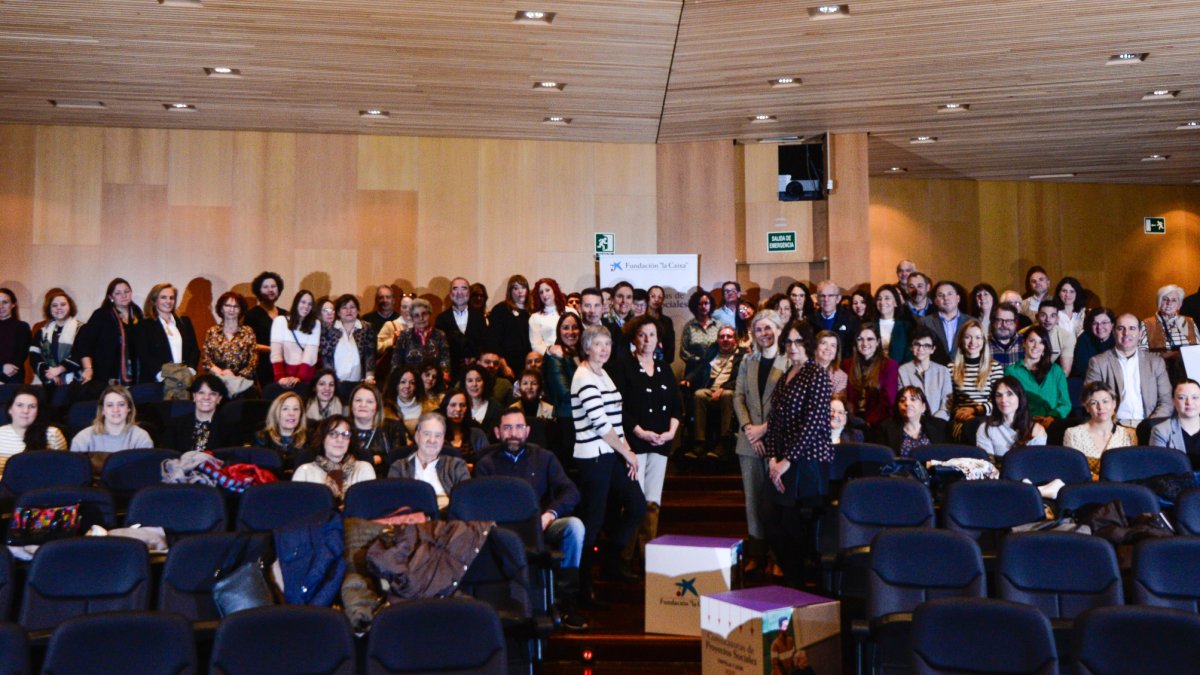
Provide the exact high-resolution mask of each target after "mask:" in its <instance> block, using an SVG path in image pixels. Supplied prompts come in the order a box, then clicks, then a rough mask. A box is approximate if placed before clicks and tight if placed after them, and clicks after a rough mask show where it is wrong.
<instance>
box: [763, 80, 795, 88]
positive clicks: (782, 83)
mask: <svg viewBox="0 0 1200 675" xmlns="http://www.w3.org/2000/svg"><path fill="white" fill-rule="evenodd" d="M767 83H768V84H770V85H771V86H772V87H775V88H779V87H799V86H800V78H798V77H777V78H775V79H773V80H767Z"/></svg>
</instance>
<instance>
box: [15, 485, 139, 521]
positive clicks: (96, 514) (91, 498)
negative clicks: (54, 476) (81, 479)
mask: <svg viewBox="0 0 1200 675" xmlns="http://www.w3.org/2000/svg"><path fill="white" fill-rule="evenodd" d="M72 504H78V505H79V521H80V523H82V525H83V530H84V531H87V529H88V528H90V527H91V526H92V525H99V526H100V527H103V528H105V529H109V528H112V527H115V526H116V522H117V509H116V507H115V506H114V505H113V498H112V495H111V494H109V492H108V490H105V489H104V488H94V487H50V488H39V489H37V490H30V491H28V492H26V493H25V494H22V495H21V496H20V497H17V506H23V507H37V508H46V507H50V506H70V505H72Z"/></svg>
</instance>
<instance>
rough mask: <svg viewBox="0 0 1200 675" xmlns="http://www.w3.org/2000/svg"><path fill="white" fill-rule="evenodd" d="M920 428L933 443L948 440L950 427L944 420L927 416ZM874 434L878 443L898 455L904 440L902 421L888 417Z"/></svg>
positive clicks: (946, 441) (947, 441)
mask: <svg viewBox="0 0 1200 675" xmlns="http://www.w3.org/2000/svg"><path fill="white" fill-rule="evenodd" d="M921 430H922V431H924V432H925V435H926V436H927V437H928V438H929V442H930V443H932V444H934V445H937V444H939V443H949V442H950V428H949V424H947V423H946V421H945V420H940V419H938V418H936V417H927V418H925V419H924V420H923V421H922V422H921ZM875 435H876V437H877V440H878V441H879V443H881V444H883V445H886V446H888V447H889V448H891V449H892V451H893V452H895V453H896V455H897V456H899V455H900V444H901V443H902V442H903V441H904V421H903V420H901V419H899V418H896V417H889V418H887V419H886V420H884V421H883V422H882V423H881V424H880V425H879V430H878V431H877V432H876V434H875Z"/></svg>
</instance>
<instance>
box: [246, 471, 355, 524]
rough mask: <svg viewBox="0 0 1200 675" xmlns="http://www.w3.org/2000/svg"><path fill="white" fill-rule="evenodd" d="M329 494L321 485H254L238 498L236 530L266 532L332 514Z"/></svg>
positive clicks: (327, 489)
mask: <svg viewBox="0 0 1200 675" xmlns="http://www.w3.org/2000/svg"><path fill="white" fill-rule="evenodd" d="M333 507H334V501H333V493H332V492H330V491H329V488H328V487H325V485H324V484H322V483H294V482H279V483H267V484H265V485H254V486H252V487H250V488H247V490H246V492H245V493H244V494H242V501H241V504H240V505H239V507H238V514H237V527H236V529H238V530H249V531H253V532H269V531H271V530H274V529H275V528H277V527H280V526H281V525H287V524H288V523H290V522H292V521H294V520H300V519H302V518H307V517H309V516H312V515H316V514H318V513H324V512H326V511H331V510H333Z"/></svg>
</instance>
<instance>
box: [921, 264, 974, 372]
mask: <svg viewBox="0 0 1200 675" xmlns="http://www.w3.org/2000/svg"><path fill="white" fill-rule="evenodd" d="M933 293H934V295H933V304H934V306H936V307H937V311H936V312H930V313H929V314H926V315H925V316H922V317H920V318H918V319H917V322H918V323H919V324H921V325H923V326H925V327H926V328H928V329H929V332H930V333H933V341H934V344H935V345H937V349H935V350H934V352H933V361H934V362H935V363H940V364H942V365H943V366H944V365H947V364H949V363H950V362H951V361H953V360H954V356H955V354H957V353H958V331H960V330H962V325H963V324H964V323H966V322H967V320H969V319H970V318H971V317H969V316H967V315H966V314H963V313H962V312H961V311H960V308H959V303H960V302H961V301H962V296H961V295H960V294H959V292H958V285H957V284H955V283H954V282H953V281H939V282H937V285H936V286H934V287H933Z"/></svg>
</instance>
